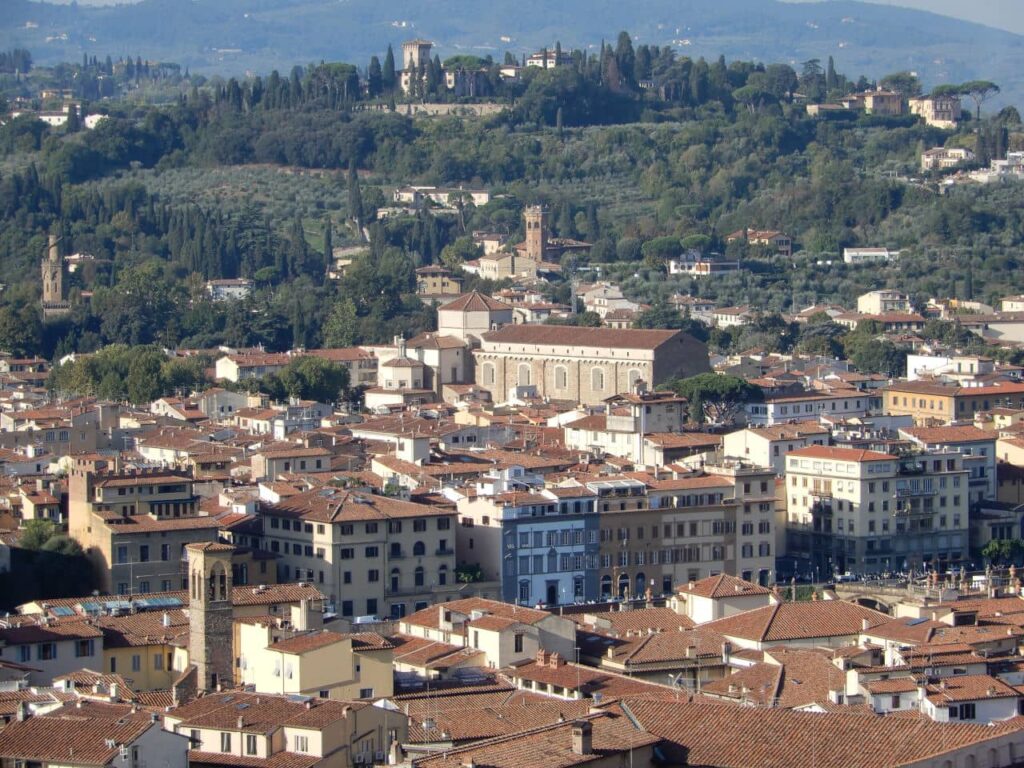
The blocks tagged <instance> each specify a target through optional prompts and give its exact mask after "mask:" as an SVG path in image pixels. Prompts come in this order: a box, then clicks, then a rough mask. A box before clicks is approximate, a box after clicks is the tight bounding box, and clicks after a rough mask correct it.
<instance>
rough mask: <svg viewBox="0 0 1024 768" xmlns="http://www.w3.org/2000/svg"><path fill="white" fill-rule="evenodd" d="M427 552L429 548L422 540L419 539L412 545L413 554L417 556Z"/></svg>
mask: <svg viewBox="0 0 1024 768" xmlns="http://www.w3.org/2000/svg"><path fill="white" fill-rule="evenodd" d="M426 552H427V548H426V546H425V545H424V544H423V542H422V541H417V542H416V543H415V544H413V545H412V554H413V555H414V556H415V557H422V556H423V555H425V554H426Z"/></svg>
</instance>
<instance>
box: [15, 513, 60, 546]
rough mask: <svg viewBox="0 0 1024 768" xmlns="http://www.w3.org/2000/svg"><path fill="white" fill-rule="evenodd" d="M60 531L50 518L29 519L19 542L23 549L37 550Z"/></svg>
mask: <svg viewBox="0 0 1024 768" xmlns="http://www.w3.org/2000/svg"><path fill="white" fill-rule="evenodd" d="M58 533H60V530H59V529H58V528H57V526H56V525H54V524H53V523H52V522H50V521H49V520H29V521H28V522H26V523H25V527H24V530H23V532H22V534H21V539H20V541H19V544H20V546H21V548H22V549H28V550H31V551H36V550H40V549H42V548H43V547H44V546H45V545H46V543H47V542H48V541H49V540H50V539H52V538H53V537H54V536H56V535H57V534H58Z"/></svg>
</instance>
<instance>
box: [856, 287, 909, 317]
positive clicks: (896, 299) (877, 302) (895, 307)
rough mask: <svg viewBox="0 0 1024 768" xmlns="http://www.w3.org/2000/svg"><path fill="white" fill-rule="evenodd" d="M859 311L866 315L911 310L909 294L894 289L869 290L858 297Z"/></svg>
mask: <svg viewBox="0 0 1024 768" xmlns="http://www.w3.org/2000/svg"><path fill="white" fill-rule="evenodd" d="M857 311H858V312H861V313H862V314H865V315H883V314H886V313H888V312H910V311H911V306H910V299H909V298H908V297H907V294H905V293H900V292H899V291H893V290H882V291H868V292H867V293H865V294H862V295H860V296H858V297H857Z"/></svg>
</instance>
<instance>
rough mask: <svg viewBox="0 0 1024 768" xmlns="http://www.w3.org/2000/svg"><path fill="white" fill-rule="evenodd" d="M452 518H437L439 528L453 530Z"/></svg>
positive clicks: (440, 529)
mask: <svg viewBox="0 0 1024 768" xmlns="http://www.w3.org/2000/svg"><path fill="white" fill-rule="evenodd" d="M451 527H452V519H451V518H450V517H439V518H437V530H439V531H448V530H451Z"/></svg>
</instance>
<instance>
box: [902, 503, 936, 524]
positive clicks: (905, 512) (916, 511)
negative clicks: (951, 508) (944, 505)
mask: <svg viewBox="0 0 1024 768" xmlns="http://www.w3.org/2000/svg"><path fill="white" fill-rule="evenodd" d="M936 511H937V510H935V509H934V508H925V507H923V506H921V507H915V506H912V505H910V504H897V505H896V509H895V510H893V513H892V516H893V517H896V518H900V519H902V520H908V519H911V518H922V517H932V516H933V515H934V514H935V513H936Z"/></svg>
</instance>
